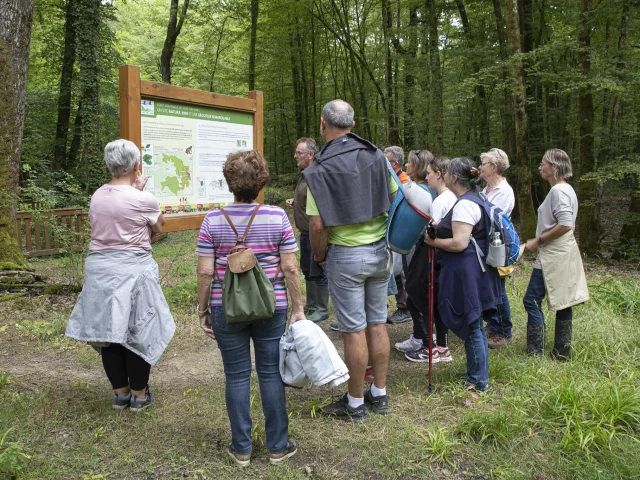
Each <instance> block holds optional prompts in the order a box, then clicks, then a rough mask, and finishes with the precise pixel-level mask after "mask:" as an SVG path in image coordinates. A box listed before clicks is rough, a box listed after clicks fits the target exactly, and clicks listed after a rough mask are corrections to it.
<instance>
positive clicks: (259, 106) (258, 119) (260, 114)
mask: <svg viewBox="0 0 640 480" xmlns="http://www.w3.org/2000/svg"><path fill="white" fill-rule="evenodd" d="M249 98H250V99H252V100H254V101H255V102H256V106H255V113H254V114H253V148H254V149H255V150H259V151H260V153H262V155H264V131H263V128H262V124H263V119H264V95H263V94H262V92H261V91H260V90H251V91H250V92H249ZM267 164H268V162H267ZM258 203H264V189H262V190H261V191H260V193H259V194H258Z"/></svg>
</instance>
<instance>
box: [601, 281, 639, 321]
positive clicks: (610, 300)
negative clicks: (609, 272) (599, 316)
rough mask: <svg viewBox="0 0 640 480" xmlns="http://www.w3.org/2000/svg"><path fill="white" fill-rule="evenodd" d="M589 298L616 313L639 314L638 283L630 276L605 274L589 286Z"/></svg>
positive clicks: (633, 315)
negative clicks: (604, 276)
mask: <svg viewBox="0 0 640 480" xmlns="http://www.w3.org/2000/svg"><path fill="white" fill-rule="evenodd" d="M589 293H590V296H591V300H592V301H594V302H596V303H597V304H598V305H600V306H603V307H607V308H608V309H610V310H612V311H614V312H615V313H617V314H621V315H628V316H630V317H637V316H638V315H639V314H640V285H639V284H638V282H636V281H635V280H634V279H632V278H620V277H612V276H607V278H606V279H605V280H603V281H601V282H599V283H597V284H595V285H592V286H591V287H590V288H589Z"/></svg>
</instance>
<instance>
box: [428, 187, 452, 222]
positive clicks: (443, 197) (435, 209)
mask: <svg viewBox="0 0 640 480" xmlns="http://www.w3.org/2000/svg"><path fill="white" fill-rule="evenodd" d="M456 200H457V198H456V196H455V194H454V193H453V192H452V191H451V190H445V191H444V192H442V193H441V194H440V195H438V196H437V197H436V199H435V200H434V201H433V204H432V205H431V218H433V221H434V223H436V224H438V223H440V221H441V220H442V219H443V218H444V216H445V215H446V214H447V213H449V210H451V207H453V205H454V204H455V203H456Z"/></svg>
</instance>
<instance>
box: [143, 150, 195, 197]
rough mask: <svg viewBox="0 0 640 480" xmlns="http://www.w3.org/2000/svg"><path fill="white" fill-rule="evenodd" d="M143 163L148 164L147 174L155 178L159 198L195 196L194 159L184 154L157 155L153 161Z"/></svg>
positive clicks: (155, 187)
mask: <svg viewBox="0 0 640 480" xmlns="http://www.w3.org/2000/svg"><path fill="white" fill-rule="evenodd" d="M143 159H144V156H143ZM143 162H144V163H145V164H146V165H145V174H146V175H148V176H150V177H153V184H154V194H155V195H156V196H157V197H168V196H174V197H175V196H190V195H193V180H192V175H193V159H191V158H189V157H187V156H186V155H185V154H184V153H183V152H181V151H167V152H162V153H157V154H155V155H154V156H153V157H152V159H151V160H148V161H145V160H143Z"/></svg>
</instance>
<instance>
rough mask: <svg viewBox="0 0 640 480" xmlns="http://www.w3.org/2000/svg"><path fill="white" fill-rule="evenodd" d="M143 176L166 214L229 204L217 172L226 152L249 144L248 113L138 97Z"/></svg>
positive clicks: (220, 175)
mask: <svg viewBox="0 0 640 480" xmlns="http://www.w3.org/2000/svg"><path fill="white" fill-rule="evenodd" d="M140 113H141V117H142V125H141V126H142V174H143V175H144V176H148V177H149V180H148V181H147V185H146V187H145V190H146V191H149V192H151V193H153V194H154V195H155V196H156V197H157V198H158V201H159V202H160V206H161V208H162V210H163V212H164V213H165V214H172V213H182V212H193V211H202V210H210V209H212V208H215V207H218V206H220V205H226V204H228V203H231V202H233V195H232V194H231V193H230V192H229V188H228V186H227V183H226V181H225V179H224V175H223V174H222V168H223V166H224V163H225V161H226V159H227V155H229V153H231V152H233V151H238V150H248V149H251V148H252V147H253V115H252V114H250V113H240V112H233V111H226V110H220V109H215V108H209V107H200V106H195V105H184V104H179V103H174V102H167V101H160V100H147V99H143V100H142V104H141V112H140Z"/></svg>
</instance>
